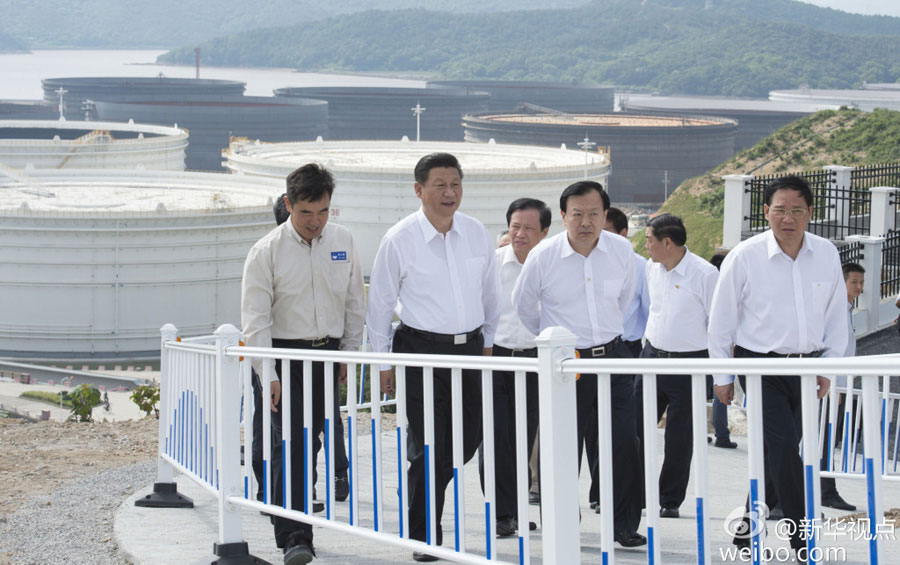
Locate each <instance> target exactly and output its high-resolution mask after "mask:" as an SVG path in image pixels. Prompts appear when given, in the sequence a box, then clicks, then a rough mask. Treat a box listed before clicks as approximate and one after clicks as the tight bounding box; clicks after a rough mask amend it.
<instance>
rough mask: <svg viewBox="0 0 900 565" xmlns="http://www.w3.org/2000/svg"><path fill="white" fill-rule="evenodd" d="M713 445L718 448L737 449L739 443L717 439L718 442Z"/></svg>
mask: <svg viewBox="0 0 900 565" xmlns="http://www.w3.org/2000/svg"><path fill="white" fill-rule="evenodd" d="M713 445H715V446H716V447H724V448H725V449H734V448H735V447H737V443H735V442H733V441H731V440H730V439H716V442H715V443H714V444H713Z"/></svg>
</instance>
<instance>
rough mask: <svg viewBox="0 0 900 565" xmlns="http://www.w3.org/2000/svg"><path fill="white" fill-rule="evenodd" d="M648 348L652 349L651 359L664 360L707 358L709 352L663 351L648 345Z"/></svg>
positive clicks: (700, 350)
mask: <svg viewBox="0 0 900 565" xmlns="http://www.w3.org/2000/svg"><path fill="white" fill-rule="evenodd" d="M650 347H652V348H653V357H661V358H664V359H671V358H673V357H692V358H696V357H708V356H709V351H708V350H706V349H698V350H697V351H666V350H664V349H658V348H656V347H654V346H653V344H652V343H651V344H650Z"/></svg>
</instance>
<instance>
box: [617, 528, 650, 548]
mask: <svg viewBox="0 0 900 565" xmlns="http://www.w3.org/2000/svg"><path fill="white" fill-rule="evenodd" d="M614 538H615V540H616V541H617V542H618V543H619V545H621V546H622V547H639V546H642V545H647V538H645V537H644V536H642V535H641V534H639V533H637V532H626V531H619V532H616V534H615V536H614Z"/></svg>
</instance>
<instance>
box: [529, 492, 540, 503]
mask: <svg viewBox="0 0 900 565" xmlns="http://www.w3.org/2000/svg"><path fill="white" fill-rule="evenodd" d="M540 503H541V495H540V493H537V492H529V493H528V504H536V505H537V504H540Z"/></svg>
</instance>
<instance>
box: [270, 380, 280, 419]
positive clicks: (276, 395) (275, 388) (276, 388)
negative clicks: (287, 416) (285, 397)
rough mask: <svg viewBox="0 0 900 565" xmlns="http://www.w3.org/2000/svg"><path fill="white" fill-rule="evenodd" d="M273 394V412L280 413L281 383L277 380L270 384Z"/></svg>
mask: <svg viewBox="0 0 900 565" xmlns="http://www.w3.org/2000/svg"><path fill="white" fill-rule="evenodd" d="M269 390H270V391H271V392H272V412H278V408H277V406H278V402H279V401H280V400H281V381H278V380H275V381H272V382H270V383H269Z"/></svg>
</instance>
